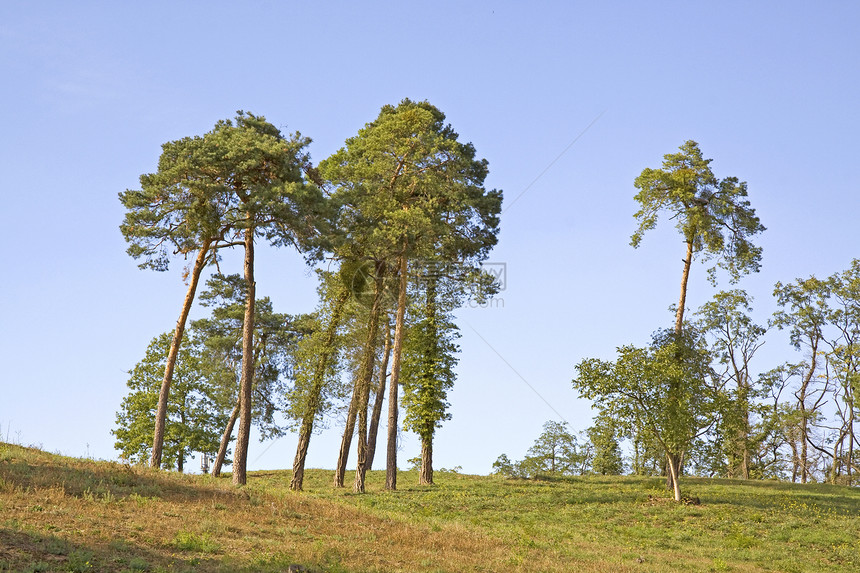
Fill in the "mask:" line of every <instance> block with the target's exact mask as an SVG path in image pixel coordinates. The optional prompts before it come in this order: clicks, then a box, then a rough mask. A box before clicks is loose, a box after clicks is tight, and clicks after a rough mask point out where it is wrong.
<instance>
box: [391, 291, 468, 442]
mask: <svg viewBox="0 0 860 573" xmlns="http://www.w3.org/2000/svg"><path fill="white" fill-rule="evenodd" d="M437 284H438V283H437V281H435V280H433V279H431V280H430V282H429V283H428V284H427V285H426V288H425V289H424V291H425V292H424V295H425V301H424V304H421V305H417V306H415V307H413V310H414V315H413V316H412V322H413V324H412V325H411V327H410V328H409V330H408V331H407V336H406V341H405V343H404V350H403V367H402V368H403V369H402V370H401V373H400V382H401V383H402V384H403V407H404V408H405V409H406V417H405V418H404V420H403V425H404V427H405V428H406V429H408V430H412V431H414V432H415V433H416V434H418V435H419V436H420V437H421V438H422V440H424V441H427V440H431V439H432V438H433V434H434V433H435V432H436V429H437V428H439V427H440V426H441V424H442V422H443V421H446V420H450V419H451V414H450V413H449V412H448V406H449V404H448V400H447V398H448V391H449V390H450V389H451V388H452V387H453V386H454V381H455V380H456V378H457V373H456V372H455V367H456V365H457V358H456V356H455V355H456V353H457V352H458V350H459V348H458V346H457V345H456V344H455V343H454V340H456V339H457V338H459V336H460V335H459V332H458V329H457V327H456V325H454V323H453V321H452V317H451V316H450V314H449V313H448V312H447V311H446V301H444V300H441V299H440V298H439V297H438V296H437V292H438V291H437V289H436V286H437Z"/></svg>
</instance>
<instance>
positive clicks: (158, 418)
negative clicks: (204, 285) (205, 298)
mask: <svg viewBox="0 0 860 573" xmlns="http://www.w3.org/2000/svg"><path fill="white" fill-rule="evenodd" d="M211 245H212V239H205V240H204V241H203V244H202V245H201V246H200V250H199V251H198V252H197V258H196V259H195V260H194V268H193V269H192V271H191V277H190V279H191V280H190V281H189V283H188V291H187V292H186V293H185V301H184V302H183V303H182V311H181V312H180V313H179V320H178V321H176V330H175V331H174V332H173V340H172V341H171V343H170V351H169V352H168V353H167V364H166V365H165V367H164V380H163V381H162V382H161V391H160V392H159V393H158V409H157V410H156V412H155V432H154V433H153V436H152V456H151V457H150V459H149V465H150V466H151V467H153V468H157V467H160V466H161V455H162V450H163V449H164V426H165V423H166V421H167V401H168V398H169V395H170V383H171V382H172V381H173V370H174V368H175V367H176V357H177V356H178V355H179V345H180V344H181V343H182V335H183V333H184V332H185V322H186V321H187V320H188V313H189V312H190V311H191V304H192V303H193V302H194V294H195V293H196V292H197V284H198V283H199V282H200V272H201V271H202V270H203V267H205V266H206V256H207V255H208V254H209V247H210V246H211Z"/></svg>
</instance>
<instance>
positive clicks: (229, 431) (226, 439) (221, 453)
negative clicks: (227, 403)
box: [212, 400, 239, 477]
mask: <svg viewBox="0 0 860 573" xmlns="http://www.w3.org/2000/svg"><path fill="white" fill-rule="evenodd" d="M238 417H239V401H238V400H236V405H235V406H233V411H232V412H231V413H230V419H229V420H227V427H226V428H224V434H223V435H222V436H221V444H220V445H219V446H218V455H217V456H216V457H215V462H214V463H213V464H212V475H213V476H214V477H218V476H220V475H221V466H223V465H224V459H225V458H226V457H227V446H228V445H229V444H230V436H232V435H233V426H235V425H236V418H238Z"/></svg>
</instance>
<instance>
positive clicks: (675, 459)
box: [666, 241, 693, 501]
mask: <svg viewBox="0 0 860 573" xmlns="http://www.w3.org/2000/svg"><path fill="white" fill-rule="evenodd" d="M692 264H693V242H692V241H687V256H686V257H684V272H683V274H682V275H681V296H680V298H679V300H678V309H677V311H676V312H675V334H676V335H679V334H681V330H682V329H683V326H684V306H685V305H686V304H687V283H688V281H689V280H690V267H691V266H692ZM666 457H667V459H668V462H669V464H668V465H669V466H670V467H669V468H668V470H669V471H667V472H666V487H667V488H669V489H671V490H674V491H675V492H676V494H675V495H676V501H680V491H681V490H680V486H679V485H678V474H679V473H680V468H681V466H680V463H681V456H678V455H677V454H669V453H668V452H667V453H666ZM673 463H674V464H675V468H674V469H675V471H674V472H673V471H672V469H673V468H672V467H671V466H672V464H673Z"/></svg>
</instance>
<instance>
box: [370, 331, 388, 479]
mask: <svg viewBox="0 0 860 573" xmlns="http://www.w3.org/2000/svg"><path fill="white" fill-rule="evenodd" d="M389 356H391V321H390V319H388V318H387V317H386V319H385V346H384V348H383V349H382V364H380V366H379V384H378V385H377V387H376V399H375V400H374V402H373V415H371V417H370V429H369V430H368V432H367V469H368V470H370V469H371V468H372V467H373V458H374V457H376V436H377V434H378V433H379V419H380V418H381V417H382V402H383V400H384V399H385V383H386V382H387V379H388V358H389Z"/></svg>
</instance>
